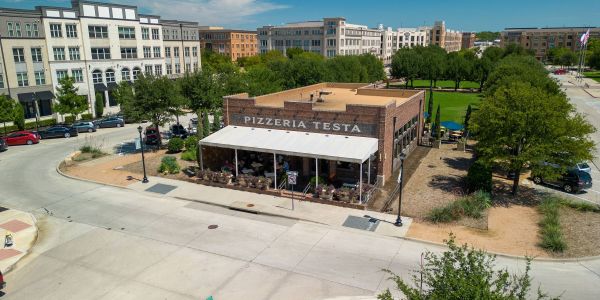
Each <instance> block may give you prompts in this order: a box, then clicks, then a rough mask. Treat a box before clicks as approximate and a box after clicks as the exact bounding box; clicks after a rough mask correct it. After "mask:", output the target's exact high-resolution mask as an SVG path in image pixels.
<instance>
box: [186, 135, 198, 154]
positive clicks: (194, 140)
mask: <svg viewBox="0 0 600 300" xmlns="http://www.w3.org/2000/svg"><path fill="white" fill-rule="evenodd" d="M184 146H185V150H187V151H191V150H196V148H198V137H197V136H194V135H192V136H189V137H188V138H187V139H185V142H184Z"/></svg>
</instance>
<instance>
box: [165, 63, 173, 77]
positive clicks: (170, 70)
mask: <svg viewBox="0 0 600 300" xmlns="http://www.w3.org/2000/svg"><path fill="white" fill-rule="evenodd" d="M165 67H166V69H167V75H171V74H173V66H172V65H171V64H166V65H165Z"/></svg>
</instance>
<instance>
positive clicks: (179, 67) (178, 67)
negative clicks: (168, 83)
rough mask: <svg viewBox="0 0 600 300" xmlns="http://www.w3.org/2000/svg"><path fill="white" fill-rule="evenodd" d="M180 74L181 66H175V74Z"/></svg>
mask: <svg viewBox="0 0 600 300" xmlns="http://www.w3.org/2000/svg"><path fill="white" fill-rule="evenodd" d="M180 73H181V65H180V64H175V74H180Z"/></svg>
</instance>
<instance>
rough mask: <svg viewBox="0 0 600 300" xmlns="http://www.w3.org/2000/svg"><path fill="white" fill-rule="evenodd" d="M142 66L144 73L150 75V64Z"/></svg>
mask: <svg viewBox="0 0 600 300" xmlns="http://www.w3.org/2000/svg"><path fill="white" fill-rule="evenodd" d="M144 68H145V69H146V70H145V72H144V73H146V75H152V66H151V65H145V66H144Z"/></svg>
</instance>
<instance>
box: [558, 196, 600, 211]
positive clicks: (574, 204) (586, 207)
mask: <svg viewBox="0 0 600 300" xmlns="http://www.w3.org/2000/svg"><path fill="white" fill-rule="evenodd" d="M561 204H562V205H564V206H567V207H570V208H572V209H575V210H578V211H583V212H595V213H600V205H598V204H595V203H589V202H583V201H573V200H567V199H561Z"/></svg>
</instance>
